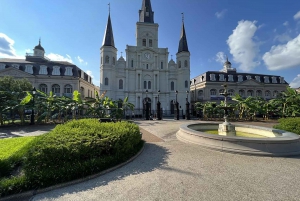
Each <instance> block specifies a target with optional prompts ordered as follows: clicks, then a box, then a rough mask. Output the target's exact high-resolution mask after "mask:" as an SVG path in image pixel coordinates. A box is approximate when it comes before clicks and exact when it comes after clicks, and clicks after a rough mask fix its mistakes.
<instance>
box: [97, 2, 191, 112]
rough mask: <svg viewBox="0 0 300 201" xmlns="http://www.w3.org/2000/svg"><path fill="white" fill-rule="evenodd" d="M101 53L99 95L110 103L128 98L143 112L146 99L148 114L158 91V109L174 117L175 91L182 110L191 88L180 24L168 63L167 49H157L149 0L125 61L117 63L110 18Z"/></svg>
mask: <svg viewBox="0 0 300 201" xmlns="http://www.w3.org/2000/svg"><path fill="white" fill-rule="evenodd" d="M132 34H134V33H132ZM174 42H178V41H174ZM100 50H101V53H100V56H101V61H100V93H102V92H104V91H107V92H106V96H108V97H110V98H111V99H113V100H118V99H122V100H123V99H124V98H125V97H128V100H129V102H131V103H133V104H134V105H135V108H136V109H143V107H144V104H143V103H144V101H145V99H146V97H148V102H150V103H151V110H156V103H157V101H158V91H159V90H160V93H159V101H160V102H161V108H162V109H163V110H164V113H173V112H174V102H175V100H176V93H175V91H176V90H177V91H178V95H177V101H178V103H179V109H180V110H185V103H186V97H187V93H186V91H188V90H189V88H190V52H189V50H188V44H187V39H186V34H185V28H184V22H183V21H182V27H181V35H180V39H179V47H178V52H177V54H176V62H175V61H174V60H173V59H171V60H170V61H169V60H168V58H169V52H168V48H159V45H158V24H157V23H155V22H154V12H153V11H152V7H151V1H150V0H143V2H142V8H141V10H140V11H139V21H138V22H137V23H136V45H135V46H133V45H127V47H126V59H125V58H123V57H122V56H121V57H120V58H119V59H116V58H117V49H116V47H115V43H114V37H113V28H112V24H111V19H110V14H109V16H108V21H107V26H106V31H105V34H104V38H103V44H102V47H101V49H100ZM146 90H147V91H148V92H147V93H146ZM184 113H185V112H184Z"/></svg>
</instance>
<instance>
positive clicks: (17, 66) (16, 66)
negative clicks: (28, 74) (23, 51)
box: [12, 64, 20, 69]
mask: <svg viewBox="0 0 300 201" xmlns="http://www.w3.org/2000/svg"><path fill="white" fill-rule="evenodd" d="M12 67H14V68H16V69H20V65H19V64H13V65H12Z"/></svg>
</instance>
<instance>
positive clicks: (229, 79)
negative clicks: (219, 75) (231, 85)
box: [225, 75, 233, 82]
mask: <svg viewBox="0 0 300 201" xmlns="http://www.w3.org/2000/svg"><path fill="white" fill-rule="evenodd" d="M225 81H226V80H225ZM228 81H229V82H233V75H228Z"/></svg>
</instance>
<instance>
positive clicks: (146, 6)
mask: <svg viewBox="0 0 300 201" xmlns="http://www.w3.org/2000/svg"><path fill="white" fill-rule="evenodd" d="M146 12H147V13H148V15H147V14H146ZM139 15H140V16H139V17H140V22H147V23H154V12H153V11H152V7H151V1H150V0H143V3H142V8H141V10H140V11H139Z"/></svg>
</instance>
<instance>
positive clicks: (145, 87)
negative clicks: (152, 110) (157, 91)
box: [144, 81, 147, 89]
mask: <svg viewBox="0 0 300 201" xmlns="http://www.w3.org/2000/svg"><path fill="white" fill-rule="evenodd" d="M144 89H147V81H144Z"/></svg>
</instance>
